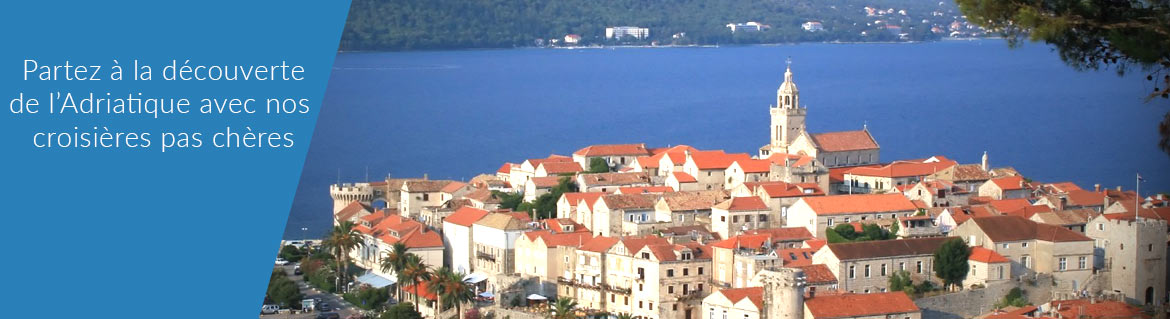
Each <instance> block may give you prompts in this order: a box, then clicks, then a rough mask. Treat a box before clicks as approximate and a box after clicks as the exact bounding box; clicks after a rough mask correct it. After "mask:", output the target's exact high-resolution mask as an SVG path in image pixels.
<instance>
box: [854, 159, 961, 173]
mask: <svg viewBox="0 0 1170 319" xmlns="http://www.w3.org/2000/svg"><path fill="white" fill-rule="evenodd" d="M932 159H935V160H937V161H929V162H928V161H895V162H893V163H890V164H886V165H885V166H882V167H858V168H854V169H851V170H849V171H846V172H845V173H846V174H852V175H859V176H877V177H893V178H896V177H913V176H927V175H930V174H934V173H938V172H939V171H942V170H945V169H947V168H949V167H952V166H955V165H958V164H959V163H958V162H955V161H953V160H950V159H947V158H946V157H942V156H935V157H933V158H932Z"/></svg>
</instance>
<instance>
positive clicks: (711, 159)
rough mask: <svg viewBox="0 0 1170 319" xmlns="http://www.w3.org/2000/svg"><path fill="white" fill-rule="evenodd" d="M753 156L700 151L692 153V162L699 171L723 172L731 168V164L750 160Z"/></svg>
mask: <svg viewBox="0 0 1170 319" xmlns="http://www.w3.org/2000/svg"><path fill="white" fill-rule="evenodd" d="M750 159H752V157H751V155H748V154H747V153H731V154H728V153H724V152H723V151H698V152H691V160H692V161H694V162H695V166H696V167H698V168H699V170H713V169H718V170H723V169H727V167H728V166H731V163H733V162H735V161H737V160H750Z"/></svg>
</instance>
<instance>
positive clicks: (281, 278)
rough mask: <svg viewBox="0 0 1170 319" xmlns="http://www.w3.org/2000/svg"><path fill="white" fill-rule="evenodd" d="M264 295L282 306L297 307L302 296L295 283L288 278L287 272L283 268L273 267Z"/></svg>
mask: <svg viewBox="0 0 1170 319" xmlns="http://www.w3.org/2000/svg"><path fill="white" fill-rule="evenodd" d="M265 297H266V298H267V299H268V300H269V301H271V302H272V303H275V304H277V305H280V306H282V307H293V308H299V307H300V305H301V299H302V298H303V297H304V296H303V295H301V289H300V288H299V287H297V283H296V282H294V281H292V280H291V279H288V274H286V273H285V272H284V270H283V269H274V270H272V277H270V279H269V281H268V292H267V294H266V295H265Z"/></svg>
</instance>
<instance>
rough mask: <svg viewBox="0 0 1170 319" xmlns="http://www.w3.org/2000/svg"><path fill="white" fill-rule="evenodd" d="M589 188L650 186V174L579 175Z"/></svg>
mask: <svg viewBox="0 0 1170 319" xmlns="http://www.w3.org/2000/svg"><path fill="white" fill-rule="evenodd" d="M578 176H579V177H580V178H581V180H583V181H584V182H585V184H586V185H588V186H591V187H592V186H609V185H613V186H623V185H637V184H649V183H650V174H648V173H646V172H638V173H591V174H581V175H578Z"/></svg>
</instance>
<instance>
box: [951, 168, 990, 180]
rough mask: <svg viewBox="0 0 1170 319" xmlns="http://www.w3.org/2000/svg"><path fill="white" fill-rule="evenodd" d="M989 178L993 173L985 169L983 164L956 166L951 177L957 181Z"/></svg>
mask: <svg viewBox="0 0 1170 319" xmlns="http://www.w3.org/2000/svg"><path fill="white" fill-rule="evenodd" d="M989 179H991V173H988V172H987V171H985V170H983V166H982V165H979V164H964V165H958V166H955V172H954V174H953V175H952V177H951V180H952V181H956V182H973V181H986V180H989Z"/></svg>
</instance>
